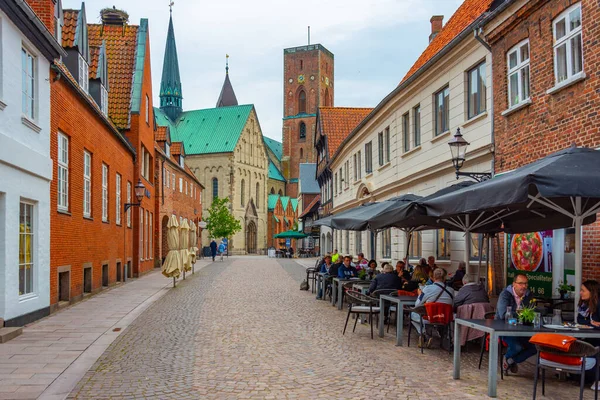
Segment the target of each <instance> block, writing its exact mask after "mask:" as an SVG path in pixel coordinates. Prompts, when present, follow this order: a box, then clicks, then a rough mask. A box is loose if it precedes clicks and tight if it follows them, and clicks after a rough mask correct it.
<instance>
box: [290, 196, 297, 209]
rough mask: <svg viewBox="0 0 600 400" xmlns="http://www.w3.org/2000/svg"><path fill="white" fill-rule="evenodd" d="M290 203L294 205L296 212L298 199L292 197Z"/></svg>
mask: <svg viewBox="0 0 600 400" xmlns="http://www.w3.org/2000/svg"><path fill="white" fill-rule="evenodd" d="M290 204H291V205H292V210H293V211H294V212H296V210H297V209H298V199H297V198H295V197H294V198H291V199H290Z"/></svg>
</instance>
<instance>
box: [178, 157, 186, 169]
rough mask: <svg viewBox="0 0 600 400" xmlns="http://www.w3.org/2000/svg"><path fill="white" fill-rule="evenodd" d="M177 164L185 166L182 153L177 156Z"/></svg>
mask: <svg viewBox="0 0 600 400" xmlns="http://www.w3.org/2000/svg"><path fill="white" fill-rule="evenodd" d="M179 166H180V167H181V168H185V160H184V157H183V156H182V155H180V156H179Z"/></svg>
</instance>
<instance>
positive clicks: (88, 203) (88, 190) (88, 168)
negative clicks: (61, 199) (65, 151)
mask: <svg viewBox="0 0 600 400" xmlns="http://www.w3.org/2000/svg"><path fill="white" fill-rule="evenodd" d="M91 215H92V155H91V154H90V153H88V152H87V151H84V152H83V216H84V217H88V218H89V217H90V216H91Z"/></svg>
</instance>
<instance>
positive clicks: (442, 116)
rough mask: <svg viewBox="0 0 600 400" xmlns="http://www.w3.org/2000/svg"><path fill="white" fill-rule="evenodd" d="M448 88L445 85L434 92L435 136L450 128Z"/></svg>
mask: <svg viewBox="0 0 600 400" xmlns="http://www.w3.org/2000/svg"><path fill="white" fill-rule="evenodd" d="M449 103H450V89H449V88H448V86H446V87H445V88H444V89H442V90H440V91H439V92H437V93H436V94H435V136H438V135H441V134H442V133H444V132H446V131H448V130H450V123H449V121H450V118H449V116H448V114H449V109H450V107H449V106H450V104H449Z"/></svg>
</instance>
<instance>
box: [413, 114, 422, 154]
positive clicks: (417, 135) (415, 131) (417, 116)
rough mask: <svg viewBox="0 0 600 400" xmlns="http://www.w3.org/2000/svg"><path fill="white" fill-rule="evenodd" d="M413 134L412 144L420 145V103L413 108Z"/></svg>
mask: <svg viewBox="0 0 600 400" xmlns="http://www.w3.org/2000/svg"><path fill="white" fill-rule="evenodd" d="M413 135H414V136H415V137H414V142H415V143H414V146H415V147H418V146H420V145H421V105H420V104H419V105H418V106H416V107H415V108H413Z"/></svg>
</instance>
